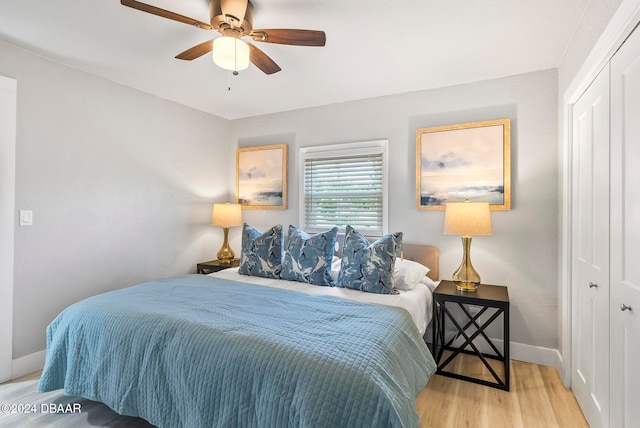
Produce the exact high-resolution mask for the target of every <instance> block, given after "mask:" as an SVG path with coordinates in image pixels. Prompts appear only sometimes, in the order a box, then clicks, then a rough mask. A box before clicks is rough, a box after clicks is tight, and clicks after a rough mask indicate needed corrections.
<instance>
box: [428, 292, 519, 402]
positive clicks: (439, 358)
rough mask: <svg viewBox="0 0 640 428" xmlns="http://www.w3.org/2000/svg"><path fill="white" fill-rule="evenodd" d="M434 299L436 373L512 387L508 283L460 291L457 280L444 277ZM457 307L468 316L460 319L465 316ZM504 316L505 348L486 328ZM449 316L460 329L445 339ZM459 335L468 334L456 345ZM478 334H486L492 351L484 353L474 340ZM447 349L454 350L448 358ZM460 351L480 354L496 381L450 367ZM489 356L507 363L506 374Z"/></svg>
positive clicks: (496, 385)
mask: <svg viewBox="0 0 640 428" xmlns="http://www.w3.org/2000/svg"><path fill="white" fill-rule="evenodd" d="M433 299H434V311H433V342H432V343H433V355H434V358H435V360H436V364H437V365H438V369H437V371H436V374H440V375H443V376H448V377H452V378H456V379H462V380H466V381H469V382H474V383H478V384H481V385H486V386H491V387H494V388H498V389H502V390H504V391H509V382H510V370H509V368H510V367H509V292H508V291H507V287H504V286H501V285H487V284H480V285H479V286H478V289H477V291H475V292H467V291H458V290H457V289H456V284H455V283H454V282H453V281H447V280H442V281H440V284H439V285H438V287H437V288H436V289H435V291H434V292H433ZM465 305H473V306H476V307H480V310H479V311H478V312H477V313H476V314H472V313H471V311H470V310H469V308H467V307H466V306H465ZM454 307H459V308H460V309H461V312H462V314H464V316H466V320H465V321H463V322H460V320H459V319H460V318H461V317H462V315H460V314H458V320H456V317H455V316H454V313H452V311H451V309H453V308H454ZM500 316H502V322H503V336H504V337H503V339H504V340H503V346H502V348H503V349H502V352H501V351H500V350H499V349H498V347H497V346H496V345H495V344H494V343H493V342H492V340H491V339H490V338H489V337H488V336H487V334H486V332H485V330H486V329H487V327H489V326H490V325H491V324H492V323H493V322H494V321H496V320H497V319H498V317H500ZM447 320H449V321H450V324H452V325H453V326H455V328H456V330H457V331H455V333H456V334H455V335H454V336H453V337H452V338H451V339H449V340H448V341H445V326H446V324H445V322H446V321H447ZM472 327H473V328H472ZM459 336H462V337H463V338H464V343H462V344H461V345H459V346H457V345H456V346H454V341H455V339H456V338H458V337H459ZM478 337H482V338H484V340H485V341H486V342H487V344H488V345H489V347H490V348H491V350H492V351H493V352H492V353H484V352H481V351H480V349H478V346H477V344H476V343H474V340H475V339H477V338H478ZM494 340H495V339H494ZM469 348H470V349H469ZM444 351H451V354H450V355H448V356H447V358H446V359H445V358H443V354H444ZM460 353H465V354H470V355H475V356H477V357H478V358H479V359H480V360H481V361H482V363H483V364H484V366H485V367H486V368H487V370H489V372H490V373H491V375H492V376H493V378H494V379H495V382H491V381H487V380H485V379H478V378H474V377H471V376H466V375H463V374H459V373H455V372H453V371H449V370H446V368H447V366H448V365H449V364H450V363H451V362H452V361H453V360H454V358H455V357H456V356H458V355H459V354H460ZM487 359H493V360H498V361H501V362H502V363H503V365H504V376H503V377H501V376H499V375H498V373H496V371H495V370H494V368H493V367H492V366H491V365H490V364H489V362H488V361H487Z"/></svg>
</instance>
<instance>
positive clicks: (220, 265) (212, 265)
mask: <svg viewBox="0 0 640 428" xmlns="http://www.w3.org/2000/svg"><path fill="white" fill-rule="evenodd" d="M238 266H240V259H232V260H229V261H222V260H211V261H209V262H202V263H198V264H197V265H196V272H198V273H201V274H203V275H207V274H210V273H213V272H218V271H221V270H223V269H228V268H232V267H238Z"/></svg>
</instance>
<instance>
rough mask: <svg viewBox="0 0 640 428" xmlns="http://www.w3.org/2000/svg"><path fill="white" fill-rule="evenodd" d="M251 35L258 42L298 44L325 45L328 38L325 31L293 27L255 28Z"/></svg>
mask: <svg viewBox="0 0 640 428" xmlns="http://www.w3.org/2000/svg"><path fill="white" fill-rule="evenodd" d="M251 37H253V40H255V41H256V42H266V43H278V44H281V45H296V46H324V45H325V43H326V40H327V38H326V36H325V34H324V31H316V30H292V29H270V30H253V31H252V32H251Z"/></svg>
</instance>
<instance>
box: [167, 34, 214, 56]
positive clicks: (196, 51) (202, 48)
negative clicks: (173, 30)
mask: <svg viewBox="0 0 640 428" xmlns="http://www.w3.org/2000/svg"><path fill="white" fill-rule="evenodd" d="M212 50H213V39H211V40H207V41H206V42H202V43H200V44H199V45H196V46H194V47H192V48H190V49H187V50H186V51H184V52H182V53H180V54H178V55H176V59H184V60H185V61H191V60H192V59H196V58H200V57H201V56H202V55H204V54H208V53H209V52H211V51H212Z"/></svg>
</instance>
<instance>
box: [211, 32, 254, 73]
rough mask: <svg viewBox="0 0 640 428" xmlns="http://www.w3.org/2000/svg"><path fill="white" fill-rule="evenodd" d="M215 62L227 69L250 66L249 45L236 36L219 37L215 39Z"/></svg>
mask: <svg viewBox="0 0 640 428" xmlns="http://www.w3.org/2000/svg"><path fill="white" fill-rule="evenodd" d="M213 62H214V63H215V64H216V65H217V66H218V67H221V68H224V69H225V70H231V71H238V70H244V69H246V68H247V67H249V45H247V44H246V43H245V42H244V41H242V40H240V39H236V38H235V37H227V36H223V37H218V38H217V39H215V40H214V41H213Z"/></svg>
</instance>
